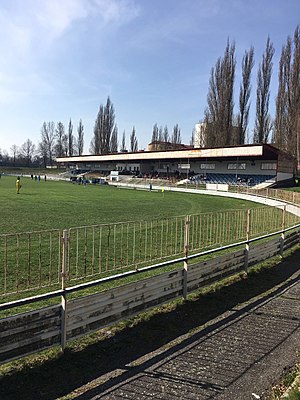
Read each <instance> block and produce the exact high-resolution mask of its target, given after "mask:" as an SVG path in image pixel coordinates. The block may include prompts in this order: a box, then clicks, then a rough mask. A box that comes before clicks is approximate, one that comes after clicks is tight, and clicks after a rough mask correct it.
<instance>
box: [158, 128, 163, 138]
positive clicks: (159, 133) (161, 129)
mask: <svg viewBox="0 0 300 400" xmlns="http://www.w3.org/2000/svg"><path fill="white" fill-rule="evenodd" d="M158 141H159V142H163V141H164V133H163V127H162V126H161V127H160V128H159V130H158Z"/></svg>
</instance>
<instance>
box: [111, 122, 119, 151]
mask: <svg viewBox="0 0 300 400" xmlns="http://www.w3.org/2000/svg"><path fill="white" fill-rule="evenodd" d="M110 152H111V153H117V152H118V128H117V126H115V127H114V130H113V132H112V134H111V138H110Z"/></svg>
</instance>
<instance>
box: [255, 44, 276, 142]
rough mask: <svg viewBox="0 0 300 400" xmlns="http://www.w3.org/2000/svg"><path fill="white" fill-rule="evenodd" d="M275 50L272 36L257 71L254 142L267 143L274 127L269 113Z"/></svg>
mask: <svg viewBox="0 0 300 400" xmlns="http://www.w3.org/2000/svg"><path fill="white" fill-rule="evenodd" d="M274 51H275V50H274V47H273V43H272V42H271V40H270V37H268V39H267V44H266V49H265V52H264V54H263V58H262V63H261V64H260V65H259V69H258V73H257V91H256V120H255V126H254V143H267V141H268V138H269V134H270V131H271V129H272V121H271V116H270V114H269V102H270V82H271V77H272V69H273V62H272V59H273V55H274Z"/></svg>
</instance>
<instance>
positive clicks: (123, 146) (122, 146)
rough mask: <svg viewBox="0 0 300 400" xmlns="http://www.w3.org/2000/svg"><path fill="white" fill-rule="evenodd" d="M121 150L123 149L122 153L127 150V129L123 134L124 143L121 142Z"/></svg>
mask: <svg viewBox="0 0 300 400" xmlns="http://www.w3.org/2000/svg"><path fill="white" fill-rule="evenodd" d="M120 151H121V152H122V153H124V152H125V151H126V136H125V131H124V132H123V135H122V143H121V149H120Z"/></svg>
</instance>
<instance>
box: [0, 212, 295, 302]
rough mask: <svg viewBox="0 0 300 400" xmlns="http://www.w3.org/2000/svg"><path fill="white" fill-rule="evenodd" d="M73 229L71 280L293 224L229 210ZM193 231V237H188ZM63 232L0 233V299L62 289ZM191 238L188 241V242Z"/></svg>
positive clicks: (279, 215)
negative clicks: (6, 296)
mask: <svg viewBox="0 0 300 400" xmlns="http://www.w3.org/2000/svg"><path fill="white" fill-rule="evenodd" d="M186 218H187V217H185V216H180V217H173V218H167V219H160V220H158V219H155V220H150V221H138V222H134V221H132V222H124V223H112V224H102V225H93V226H83V227H75V228H70V229H68V230H67V231H66V232H67V233H66V235H67V246H66V248H65V249H64V250H65V252H66V277H65V280H66V282H67V283H68V282H70V284H71V283H72V282H76V281H78V280H81V281H82V280H85V281H87V280H89V279H94V277H96V278H98V277H103V276H108V275H111V274H113V273H115V272H121V273H122V272H126V271H128V270H129V269H134V268H135V269H138V268H143V267H145V266H147V265H151V264H154V263H157V262H159V261H164V260H170V259H173V258H176V257H181V256H184V254H185V251H186V247H188V250H189V252H190V253H193V252H198V251H204V250H206V249H211V248H214V247H217V246H222V245H226V244H230V243H235V242H237V241H241V240H248V239H250V238H254V237H256V236H259V235H264V234H268V233H272V232H274V231H277V230H280V229H284V228H285V227H289V226H293V225H295V224H296V223H298V222H299V221H300V218H299V217H297V216H296V215H293V214H291V213H289V212H286V209H285V207H283V208H282V209H279V208H276V207H261V208H253V209H249V210H230V211H220V212H214V213H203V214H196V215H191V216H189V217H188V218H189V222H188V226H187V223H186ZM186 229H188V236H186ZM62 232H63V231H62V230H50V231H39V232H26V233H17V234H9V235H0V260H1V263H0V296H2V297H3V296H5V295H8V294H14V293H22V292H28V291H30V290H36V289H41V288H44V287H55V288H58V287H59V286H60V285H61V274H62V272H61V264H62V257H63V254H62ZM186 237H188V243H187V244H186V243H185V238H186Z"/></svg>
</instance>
